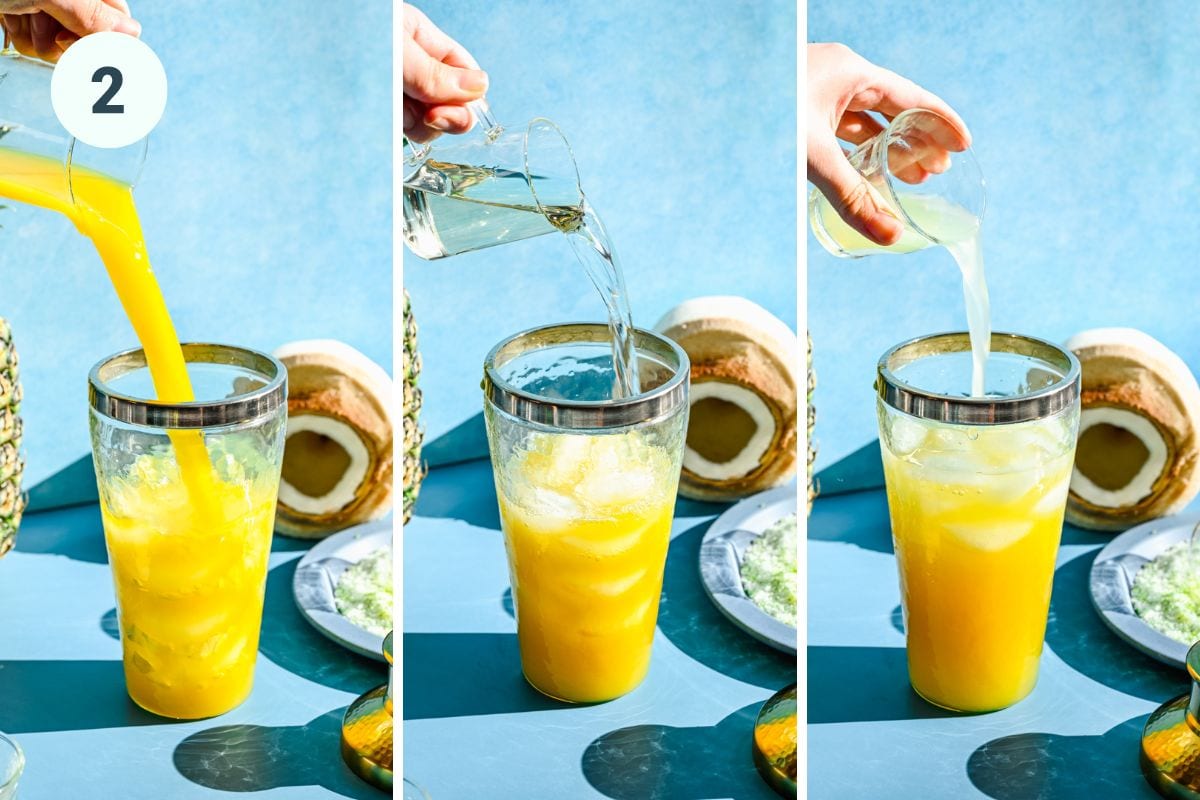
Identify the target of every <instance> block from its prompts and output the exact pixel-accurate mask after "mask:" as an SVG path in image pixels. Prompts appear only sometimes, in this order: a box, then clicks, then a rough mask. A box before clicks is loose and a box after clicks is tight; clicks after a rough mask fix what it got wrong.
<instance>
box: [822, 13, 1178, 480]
mask: <svg viewBox="0 0 1200 800" xmlns="http://www.w3.org/2000/svg"><path fill="white" fill-rule="evenodd" d="M1197 30H1200V9H1197V7H1196V6H1195V4H1191V3H1184V2H1145V3H1122V2H1116V1H1115V0H1109V1H1108V2H1089V3H1085V2H1060V3H1041V2H1029V1H1028V0H1026V1H1025V2H1016V3H985V2H960V3H949V2H941V3H935V2H925V3H905V4H903V5H902V6H900V5H897V4H895V3H888V2H884V1H883V0H875V1H872V2H854V3H846V2H832V1H831V0H811V2H810V3H809V7H808V37H809V39H810V41H840V42H844V43H846V44H848V45H849V46H851V47H852V48H854V49H855V50H857V51H858V52H859V53H861V54H862V55H864V56H865V57H867V58H869V59H871V60H872V61H874V62H876V63H878V64H882V65H885V66H887V67H889V68H890V69H893V70H895V71H896V72H899V73H900V74H902V75H905V76H907V77H909V78H911V79H913V80H915V81H916V82H918V83H920V84H922V85H923V86H925V87H926V88H928V89H930V90H931V91H934V92H936V93H937V94H939V95H941V96H942V97H943V98H945V99H946V100H947V101H949V102H950V104H951V105H953V106H954V107H955V108H956V109H957V110H958V111H959V113H960V114H961V115H962V117H963V118H964V119H965V120H966V122H967V125H968V126H969V127H970V128H971V132H972V134H973V136H974V141H975V149H976V151H977V155H978V157H979V161H980V163H981V164H982V167H983V170H984V173H985V175H986V178H987V185H988V211H987V217H986V219H985V221H984V227H983V236H984V257H985V260H986V262H987V272H988V284H989V288H990V290H991V299H992V312H993V323H994V326H995V328H996V329H997V330H1002V331H1017V332H1021V333H1028V334H1033V335H1037V336H1042V337H1045V338H1048V339H1052V340H1055V341H1062V340H1063V339H1065V338H1066V337H1067V336H1069V335H1071V334H1072V333H1075V332H1076V331H1079V330H1082V329H1084V328H1090V327H1096V326H1109V325H1126V326H1133V327H1137V328H1141V329H1143V330H1145V331H1146V332H1148V333H1150V334H1151V335H1153V336H1155V337H1157V338H1159V339H1160V340H1162V341H1163V342H1164V343H1165V344H1167V345H1168V346H1170V347H1171V348H1173V349H1174V350H1176V352H1178V353H1179V354H1180V355H1181V356H1182V357H1183V358H1184V360H1186V361H1187V362H1188V363H1189V364H1190V365H1191V366H1192V367H1193V369H1196V368H1198V367H1200V314H1198V313H1197V309H1198V306H1200V271H1198V270H1197V268H1196V259H1195V254H1194V251H1195V238H1196V234H1195V232H1196V229H1197V203H1196V199H1197V192H1198V189H1200V186H1198V184H1197V177H1198V175H1200V167H1198V166H1197V165H1200V138H1198V137H1197V136H1196V135H1195V132H1194V125H1193V124H1192V117H1193V116H1194V113H1193V112H1192V111H1191V109H1194V108H1195V106H1196V101H1197V99H1198V96H1200V90H1197V84H1196V69H1195V65H1196V62H1197V58H1198V57H1200V45H1198V44H1197V41H1196V37H1195V33H1196V31H1197ZM808 258H809V261H808V290H809V327H810V329H811V331H812V335H813V338H814V340H815V344H816V364H817V369H818V374H819V379H820V387H819V389H818V393H817V397H816V399H815V403H816V406H817V412H818V417H819V421H818V429H817V438H818V440H819V441H820V444H821V454H820V464H821V465H825V464H828V463H831V462H832V461H833V460H836V459H837V458H839V457H841V456H843V455H845V454H846V453H847V452H850V451H851V450H853V449H854V448H856V447H858V446H859V445H861V444H863V443H865V442H867V441H869V440H870V439H872V438H874V437H875V435H876V431H875V418H874V406H873V401H872V394H871V382H872V379H873V370H874V366H875V361H876V359H877V358H878V356H879V355H880V354H881V353H882V352H883V351H884V350H885V349H887V348H888V347H889V346H891V345H893V344H895V343H896V342H899V341H900V340H902V339H905V338H908V337H912V336H916V335H920V334H923V333H930V332H934V331H938V330H947V329H963V328H964V327H965V324H966V323H965V317H964V311H963V301H962V296H961V284H960V282H959V280H958V273H957V270H956V269H955V267H954V263H953V261H952V260H951V259H950V256H949V254H947V253H945V252H944V251H937V252H924V253H919V254H914V255H909V256H887V257H876V258H870V259H864V260H859V261H841V260H838V259H835V258H833V257H832V256H830V255H828V254H827V253H826V252H825V251H824V250H822V249H821V247H820V245H818V244H817V243H816V241H815V240H814V239H813V238H812V235H811V233H809V234H808Z"/></svg>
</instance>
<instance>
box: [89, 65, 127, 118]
mask: <svg viewBox="0 0 1200 800" xmlns="http://www.w3.org/2000/svg"><path fill="white" fill-rule="evenodd" d="M105 78H108V79H109V84H108V88H107V89H105V90H104V94H102V95H100V99H99V100H97V101H96V102H95V103H94V104H93V105H92V113H93V114H124V113H125V106H124V105H123V104H121V103H112V102H110V101H111V100H112V99H113V98H114V97H116V96H117V92H119V91H121V84H122V83H123V82H124V80H125V79H124V78H123V77H122V76H121V70H119V69H117V68H116V67H101V68H100V69H98V70H96V72H95V73H94V74H93V75H92V83H104V79H105Z"/></svg>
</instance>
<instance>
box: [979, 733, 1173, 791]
mask: <svg viewBox="0 0 1200 800" xmlns="http://www.w3.org/2000/svg"><path fill="white" fill-rule="evenodd" d="M1145 722H1146V717H1145V716H1142V717H1135V718H1133V719H1130V720H1127V721H1125V722H1122V723H1121V724H1120V725H1117V726H1115V727H1113V728H1111V729H1110V730H1109V731H1107V732H1106V733H1104V734H1103V735H1101V736H1060V735H1057V734H1053V733H1020V734H1016V735H1013V736H1005V737H1003V738H1000V739H993V740H992V741H990V742H988V743H987V744H985V745H983V746H982V747H980V748H979V749H978V750H976V751H975V752H974V753H972V754H971V757H970V758H969V759H968V760H967V775H968V776H969V777H970V779H971V783H973V784H975V787H976V788H977V789H979V791H981V792H983V793H984V794H986V795H987V796H988V797H991V798H994V800H1035V798H1036V800H1093V798H1099V797H1119V798H1121V799H1122V800H1140V799H1141V798H1144V799H1145V800H1153V799H1154V798H1157V797H1158V795H1157V794H1155V793H1154V790H1152V789H1151V788H1150V787H1149V786H1148V785H1147V784H1146V781H1145V779H1144V778H1142V773H1141V770H1140V769H1139V768H1138V748H1139V746H1140V744H1139V743H1140V740H1141V735H1142V727H1143V726H1144V725H1145Z"/></svg>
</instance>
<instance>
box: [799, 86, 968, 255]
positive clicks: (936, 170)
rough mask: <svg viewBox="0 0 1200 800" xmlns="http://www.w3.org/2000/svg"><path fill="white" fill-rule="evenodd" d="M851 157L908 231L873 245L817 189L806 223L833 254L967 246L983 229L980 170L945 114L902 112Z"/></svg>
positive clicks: (813, 192)
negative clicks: (955, 244) (954, 244)
mask: <svg viewBox="0 0 1200 800" xmlns="http://www.w3.org/2000/svg"><path fill="white" fill-rule="evenodd" d="M849 159H850V165H851V166H852V167H854V168H855V169H856V170H858V171H859V173H860V174H861V175H862V176H863V178H865V179H866V181H867V184H868V186H869V187H870V191H871V192H873V193H874V194H875V196H876V201H877V202H878V203H879V204H880V205H881V206H882V207H883V208H885V209H889V210H891V211H892V213H893V214H894V215H895V216H896V218H897V219H898V220H899V221H900V223H901V224H902V225H903V226H904V232H903V233H902V234H901V236H900V238H899V240H897V241H896V242H894V243H893V244H890V245H881V244H876V243H875V242H873V241H871V240H870V239H868V238H867V237H865V236H863V235H862V234H861V233H859V232H858V231H856V230H854V229H853V228H851V227H850V226H849V225H847V224H846V222H845V220H843V219H842V218H841V217H840V216H839V215H838V213H837V209H835V208H834V207H833V204H832V203H830V202H829V199H828V198H826V197H825V195H823V194H821V192H820V191H819V190H817V189H813V190H812V193H811V194H810V195H809V201H808V221H809V225H810V226H811V227H812V232H813V236H815V237H816V239H817V241H818V242H820V243H821V246H822V247H824V248H825V249H826V250H828V251H829V252H830V253H832V254H833V255H835V256H838V257H839V258H861V257H862V256H868V255H874V254H876V253H912V252H914V251H917V250H924V249H925V248H927V247H933V246H934V245H946V244H952V243H955V242H962V241H966V240H967V239H970V238H971V237H973V236H974V235H975V234H976V232H977V231H978V229H979V225H980V223H981V222H982V221H983V212H984V208H985V206H986V205H987V196H986V192H985V191H984V180H983V172H982V171H981V170H980V168H979V162H977V161H976V160H975V155H974V153H972V151H971V148H970V147H968V146H967V143H966V142H965V141H964V140H963V138H962V135H961V134H960V133H959V132H958V131H957V129H955V128H954V126H952V125H951V124H950V122H949V120H947V119H946V118H945V117H943V116H941V115H940V114H936V113H934V112H933V111H927V110H925V109H923V108H912V109H909V110H907V111H904V112H902V113H900V114H897V115H896V118H895V119H893V120H892V121H891V124H889V125H888V126H887V128H886V129H884V130H883V131H881V132H880V133H879V134H878V135H876V136H874V137H873V138H871V139H870V140H868V141H866V142H864V143H863V144H862V145H860V146H859V147H858V149H856V150H855V151H854V152H853V153H851V154H850V156H849Z"/></svg>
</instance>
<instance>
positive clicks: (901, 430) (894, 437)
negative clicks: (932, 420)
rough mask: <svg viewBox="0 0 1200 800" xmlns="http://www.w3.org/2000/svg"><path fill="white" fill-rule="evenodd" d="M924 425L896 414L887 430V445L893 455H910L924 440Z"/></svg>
mask: <svg viewBox="0 0 1200 800" xmlns="http://www.w3.org/2000/svg"><path fill="white" fill-rule="evenodd" d="M925 433H926V426H924V425H922V424H921V423H920V422H916V421H914V420H911V419H908V418H907V417H902V416H899V415H897V416H896V417H894V418H893V419H892V421H891V424H890V428H889V430H888V436H887V445H888V449H889V450H891V451H892V453H893V454H894V455H897V456H900V457H903V456H907V455H910V454H911V453H912V452H913V451H914V450H916V449H917V448H918V447H920V446H921V444H922V443H923V442H924V441H925Z"/></svg>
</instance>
